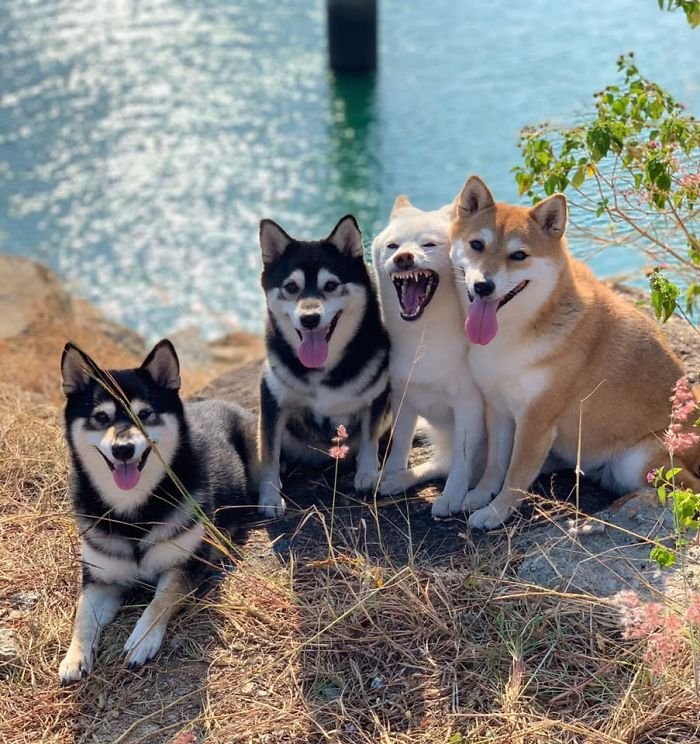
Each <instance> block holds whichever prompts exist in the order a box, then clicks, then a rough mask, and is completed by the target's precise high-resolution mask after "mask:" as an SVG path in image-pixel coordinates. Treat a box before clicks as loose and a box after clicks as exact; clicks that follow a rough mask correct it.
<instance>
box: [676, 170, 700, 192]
mask: <svg viewBox="0 0 700 744" xmlns="http://www.w3.org/2000/svg"><path fill="white" fill-rule="evenodd" d="M679 183H680V185H681V186H682V187H683V188H684V189H697V188H700V173H688V174H687V175H685V176H683V177H682V178H681V180H680V181H679Z"/></svg>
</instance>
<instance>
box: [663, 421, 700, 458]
mask: <svg viewBox="0 0 700 744" xmlns="http://www.w3.org/2000/svg"><path fill="white" fill-rule="evenodd" d="M698 442H700V435H699V434H696V433H695V432H693V431H688V432H685V433H684V432H677V431H673V430H672V429H670V428H669V429H666V431H665V432H664V444H665V445H666V449H667V450H668V451H669V452H670V453H671V454H672V455H677V454H678V453H679V452H684V451H685V450H688V449H690V448H691V447H692V446H693V445H695V444H697V443H698Z"/></svg>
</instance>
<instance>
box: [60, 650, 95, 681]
mask: <svg viewBox="0 0 700 744" xmlns="http://www.w3.org/2000/svg"><path fill="white" fill-rule="evenodd" d="M92 666H93V655H92V653H85V651H84V650H83V649H82V648H80V647H79V646H74V645H73V644H71V645H70V647H69V648H68V651H67V653H66V655H65V656H64V657H63V661H62V662H61V663H60V665H59V667H58V678H59V679H60V680H61V684H62V685H69V684H71V683H72V682H77V681H78V680H79V679H82V678H83V677H86V676H87V675H88V674H90V672H91V671H92Z"/></svg>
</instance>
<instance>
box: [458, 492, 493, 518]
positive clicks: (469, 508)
mask: <svg viewBox="0 0 700 744" xmlns="http://www.w3.org/2000/svg"><path fill="white" fill-rule="evenodd" d="M492 497H493V493H492V491H491V489H488V488H479V487H478V486H477V487H476V488H475V489H474V490H472V491H467V495H466V496H465V497H464V501H463V502H462V509H463V510H464V511H466V512H470V513H471V512H475V511H476V510H477V509H481V508H482V507H484V506H486V505H487V504H488V503H489V502H490V501H491V499H492Z"/></svg>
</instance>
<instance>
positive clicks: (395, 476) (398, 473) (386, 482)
mask: <svg viewBox="0 0 700 744" xmlns="http://www.w3.org/2000/svg"><path fill="white" fill-rule="evenodd" d="M415 480H416V479H415V477H414V475H413V471H411V470H410V469H409V468H406V469H405V470H394V472H393V473H386V472H385V473H384V475H382V478H381V480H380V481H379V492H380V493H381V494H382V496H393V495H394V494H397V493H404V492H406V491H408V489H409V488H412V487H413V486H414V485H415Z"/></svg>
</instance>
